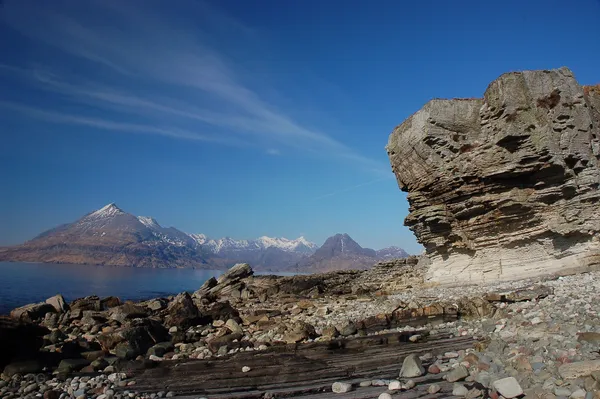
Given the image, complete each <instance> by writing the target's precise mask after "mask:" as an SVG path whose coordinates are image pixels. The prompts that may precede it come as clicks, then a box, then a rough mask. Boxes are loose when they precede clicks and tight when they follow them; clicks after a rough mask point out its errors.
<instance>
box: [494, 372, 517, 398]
mask: <svg viewBox="0 0 600 399" xmlns="http://www.w3.org/2000/svg"><path fill="white" fill-rule="evenodd" d="M492 386H493V387H494V389H495V390H496V391H498V393H499V394H500V395H502V396H504V397H505V398H507V399H511V398H516V397H517V396H521V395H523V389H522V388H521V385H519V382H518V381H517V380H516V378H515V377H507V378H502V379H500V380H496V381H494V382H493V383H492Z"/></svg>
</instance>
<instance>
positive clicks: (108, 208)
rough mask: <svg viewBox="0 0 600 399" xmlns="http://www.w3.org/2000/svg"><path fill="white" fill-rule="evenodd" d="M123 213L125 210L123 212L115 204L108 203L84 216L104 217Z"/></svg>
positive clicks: (87, 217)
mask: <svg viewBox="0 0 600 399" xmlns="http://www.w3.org/2000/svg"><path fill="white" fill-rule="evenodd" d="M124 213H125V212H123V211H122V210H121V209H120V208H119V207H118V206H117V205H116V204H114V203H110V204H108V205H105V206H103V207H102V208H100V209H98V210H97V211H95V212H92V213H90V214H89V215H87V216H86V219H104V218H110V217H114V216H118V215H122V214H124Z"/></svg>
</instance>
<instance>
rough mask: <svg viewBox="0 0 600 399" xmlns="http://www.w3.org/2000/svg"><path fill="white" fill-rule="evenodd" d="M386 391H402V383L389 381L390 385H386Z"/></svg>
mask: <svg viewBox="0 0 600 399" xmlns="http://www.w3.org/2000/svg"><path fill="white" fill-rule="evenodd" d="M388 389H389V390H390V391H398V390H400V389H402V383H401V382H400V381H398V380H393V381H390V384H389V385H388Z"/></svg>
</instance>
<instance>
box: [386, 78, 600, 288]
mask: <svg viewBox="0 0 600 399" xmlns="http://www.w3.org/2000/svg"><path fill="white" fill-rule="evenodd" d="M599 136H600V90H596V89H595V87H593V86H588V87H583V86H581V85H579V84H578V83H577V81H576V80H575V77H574V75H573V73H572V72H571V71H570V70H569V69H567V68H560V69H557V70H550V71H525V72H517V73H507V74H504V75H502V76H500V77H499V78H498V79H497V80H495V81H494V82H492V83H491V84H490V85H489V86H488V88H487V90H486V91H485V95H484V98H483V99H453V100H441V99H435V100H432V101H430V102H428V103H427V104H426V105H425V106H424V107H423V108H422V109H421V110H419V111H418V112H416V113H415V114H414V115H412V116H411V117H409V118H408V119H407V120H406V121H404V122H403V123H402V124H401V125H400V126H398V127H397V128H396V129H394V131H393V132H392V134H391V135H390V138H389V143H388V145H387V147H386V149H387V152H388V155H389V158H390V162H391V165H392V170H393V171H394V173H395V175H396V178H397V181H398V185H399V187H400V189H401V190H402V191H406V192H408V201H409V203H410V211H409V215H408V216H407V218H406V220H405V225H407V226H408V227H409V228H410V229H411V230H412V231H413V232H414V233H415V235H416V237H417V239H418V240H419V242H421V243H422V244H423V245H424V246H425V249H426V252H427V255H428V258H429V259H430V261H431V265H430V268H429V271H428V274H427V279H428V280H429V281H433V282H439V283H440V284H459V283H460V284H462V283H465V282H473V283H476V282H482V281H491V280H511V279H519V278H527V277H533V276H537V275H544V274H567V273H572V272H577V271H584V270H591V269H594V268H598V266H600V241H599V239H600V235H599V234H598V232H599V231H600V207H599V206H598V200H599V199H600V191H599V190H598V186H599V184H600V168H599V159H600V140H599V138H600V137H599Z"/></svg>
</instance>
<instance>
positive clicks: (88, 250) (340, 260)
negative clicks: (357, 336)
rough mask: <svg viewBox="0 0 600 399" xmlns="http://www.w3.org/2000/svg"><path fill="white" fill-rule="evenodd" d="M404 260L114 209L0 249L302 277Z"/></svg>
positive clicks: (339, 239)
mask: <svg viewBox="0 0 600 399" xmlns="http://www.w3.org/2000/svg"><path fill="white" fill-rule="evenodd" d="M405 256H408V254H407V253H406V252H405V251H404V250H403V249H401V248H398V247H390V248H385V249H382V250H379V251H375V250H372V249H368V248H362V247H361V246H360V245H358V243H356V242H355V241H354V240H352V238H350V236H349V235H348V234H336V235H334V236H332V237H329V238H328V239H327V240H326V241H325V243H324V244H323V245H322V246H321V247H318V246H317V245H316V244H315V243H313V242H310V241H308V240H307V239H305V238H304V237H299V238H297V239H295V240H289V239H287V238H272V237H266V236H263V237H259V238H257V239H255V240H234V239H232V238H229V237H225V238H220V239H211V238H209V237H207V236H206V235H204V234H188V233H184V232H182V231H180V230H178V229H176V228H174V227H162V226H161V225H160V224H159V223H158V222H157V221H156V220H155V219H154V218H151V217H146V216H134V215H132V214H130V213H127V212H124V211H123V210H121V209H120V208H119V207H118V206H117V205H115V204H113V203H111V204H108V205H106V206H104V207H103V208H100V209H98V210H96V211H94V212H91V213H88V214H87V215H85V216H84V217H82V218H81V219H79V220H77V221H75V222H73V223H69V224H64V225H61V226H58V227H56V228H53V229H51V230H48V231H46V232H44V233H42V234H40V235H38V236H37V237H35V238H34V239H32V240H30V241H27V242H25V243H23V244H21V245H16V246H12V247H3V248H0V261H21V262H46V263H73V264H93V265H106V266H133V267H160V268H169V267H178V268H181V267H194V268H204V269H223V268H228V267H230V266H232V265H233V264H235V263H237V262H247V263H250V264H251V265H252V266H253V267H254V268H255V269H257V270H268V271H301V272H319V271H329V270H338V269H356V268H366V267H370V266H372V265H373V264H375V263H377V261H379V260H383V259H389V258H399V257H405Z"/></svg>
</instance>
